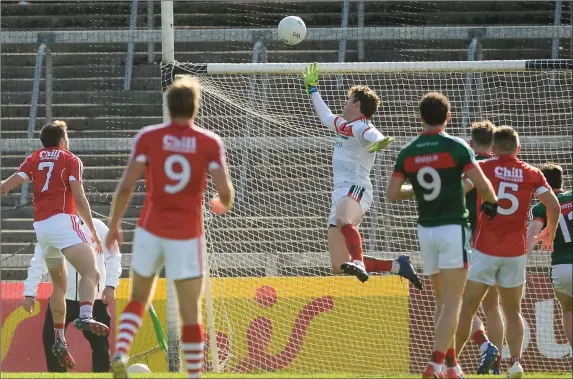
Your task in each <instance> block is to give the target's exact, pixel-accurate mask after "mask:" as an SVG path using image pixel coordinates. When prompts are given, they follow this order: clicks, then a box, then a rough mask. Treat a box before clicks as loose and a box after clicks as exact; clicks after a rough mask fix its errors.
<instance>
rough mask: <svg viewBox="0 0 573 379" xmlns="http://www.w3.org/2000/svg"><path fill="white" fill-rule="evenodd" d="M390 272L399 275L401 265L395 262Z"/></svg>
mask: <svg viewBox="0 0 573 379" xmlns="http://www.w3.org/2000/svg"><path fill="white" fill-rule="evenodd" d="M390 272H391V273H392V274H397V273H399V272H400V263H398V261H397V260H394V262H392V269H391V270H390Z"/></svg>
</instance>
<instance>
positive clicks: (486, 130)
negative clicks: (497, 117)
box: [471, 120, 495, 147]
mask: <svg viewBox="0 0 573 379" xmlns="http://www.w3.org/2000/svg"><path fill="white" fill-rule="evenodd" d="M471 130H472V142H473V143H474V145H476V146H484V147H486V146H491V144H492V142H493V132H494V131H495V125H494V124H493V123H492V122H491V121H489V120H483V121H476V122H474V123H473V124H472V126H471Z"/></svg>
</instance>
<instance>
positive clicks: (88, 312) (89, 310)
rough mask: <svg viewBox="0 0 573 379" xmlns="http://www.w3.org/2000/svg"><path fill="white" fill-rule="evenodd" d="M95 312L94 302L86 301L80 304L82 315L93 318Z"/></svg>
mask: <svg viewBox="0 0 573 379" xmlns="http://www.w3.org/2000/svg"><path fill="white" fill-rule="evenodd" d="M92 314H93V305H92V303H89V302H87V301H86V302H85V303H81V305H80V317H82V318H83V317H88V318H91V317H92Z"/></svg>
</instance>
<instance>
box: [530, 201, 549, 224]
mask: <svg viewBox="0 0 573 379" xmlns="http://www.w3.org/2000/svg"><path fill="white" fill-rule="evenodd" d="M531 216H532V220H535V219H536V218H537V219H539V220H541V221H543V224H544V225H545V223H546V222H547V212H546V210H545V205H543V203H539V204H537V205H536V206H534V207H533V208H532V209H531Z"/></svg>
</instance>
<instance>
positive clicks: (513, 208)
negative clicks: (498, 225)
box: [497, 182, 519, 216]
mask: <svg viewBox="0 0 573 379" xmlns="http://www.w3.org/2000/svg"><path fill="white" fill-rule="evenodd" d="M518 190H519V186H518V185H517V183H507V182H501V183H499V189H498V190H497V198H498V199H499V200H502V199H505V200H509V202H510V203H511V205H510V206H509V208H503V207H502V206H500V205H498V206H497V213H499V214H500V215H503V216H509V215H512V214H514V213H515V212H517V209H518V208H519V199H518V198H517V196H515V195H514V194H512V193H511V192H517V191H518Z"/></svg>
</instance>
